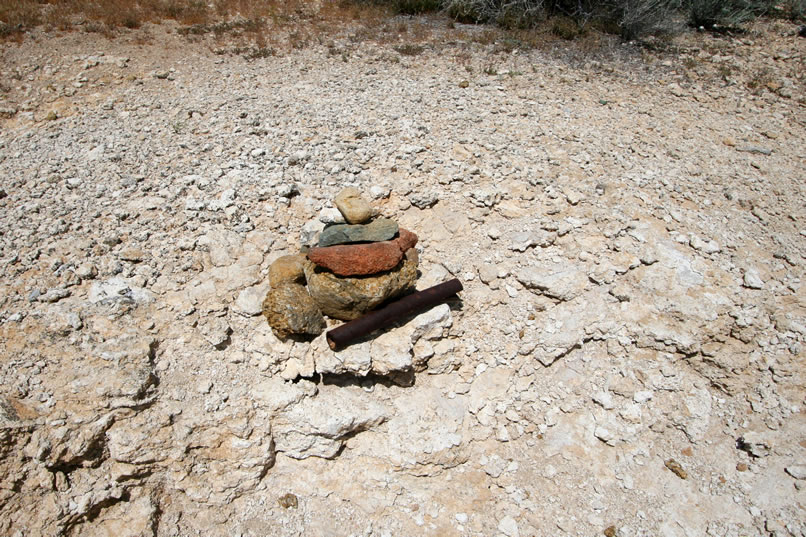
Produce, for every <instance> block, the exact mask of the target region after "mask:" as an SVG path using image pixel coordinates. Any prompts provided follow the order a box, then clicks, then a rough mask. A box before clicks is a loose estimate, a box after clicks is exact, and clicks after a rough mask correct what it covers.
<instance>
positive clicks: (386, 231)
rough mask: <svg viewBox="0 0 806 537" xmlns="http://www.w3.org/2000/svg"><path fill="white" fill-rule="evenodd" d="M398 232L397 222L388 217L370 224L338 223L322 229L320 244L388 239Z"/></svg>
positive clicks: (328, 244) (321, 245)
mask: <svg viewBox="0 0 806 537" xmlns="http://www.w3.org/2000/svg"><path fill="white" fill-rule="evenodd" d="M397 232H398V226H397V222H395V221H394V220H390V219H388V218H377V219H375V220H373V221H372V222H370V223H369V224H337V225H335V226H329V227H326V228H325V229H324V231H322V234H321V235H320V237H319V246H320V247H323V246H333V245H336V244H350V243H353V242H380V241H388V240H390V239H393V238H394V236H395V235H397Z"/></svg>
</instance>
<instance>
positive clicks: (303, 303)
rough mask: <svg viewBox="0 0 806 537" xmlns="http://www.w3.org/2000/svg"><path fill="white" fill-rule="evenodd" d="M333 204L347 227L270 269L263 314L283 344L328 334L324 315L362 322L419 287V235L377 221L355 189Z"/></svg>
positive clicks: (329, 231)
mask: <svg viewBox="0 0 806 537" xmlns="http://www.w3.org/2000/svg"><path fill="white" fill-rule="evenodd" d="M333 203H334V205H335V206H336V208H337V209H338V210H339V212H340V213H341V215H342V216H343V217H344V220H345V222H346V223H344V224H333V225H329V226H327V227H326V228H325V229H324V230H323V231H322V232H321V234H320V236H319V240H318V244H317V246H315V247H312V248H310V249H308V250H307V252H304V253H301V254H297V255H289V256H283V257H280V258H278V259H277V260H276V261H275V262H274V263H272V265H271V267H270V268H269V284H270V286H271V289H270V290H269V293H268V295H267V296H266V299H265V300H264V301H263V314H264V315H265V317H266V319H267V320H268V322H269V325H270V326H271V327H272V330H273V331H274V333H275V334H276V335H277V336H278V337H280V338H282V339H285V338H288V337H291V336H293V335H301V336H315V335H318V334H320V333H322V331H323V330H324V329H325V326H326V323H325V319H324V316H323V314H324V315H327V316H328V317H332V318H334V319H341V320H345V321H349V320H353V319H357V318H358V317H361V316H362V315H364V314H365V313H367V312H369V311H371V310H373V309H375V308H377V307H378V306H380V305H381V304H383V303H384V302H386V301H387V300H389V299H391V298H395V297H397V296H400V295H401V294H403V293H405V292H406V291H407V290H410V289H412V288H413V287H414V284H415V282H416V279H417V264H418V259H417V250H415V249H414V246H415V245H416V244H417V235H415V234H414V233H412V232H410V231H407V230H405V229H402V228H400V227H399V226H398V224H397V222H395V221H394V220H391V219H389V218H384V217H380V216H379V217H375V218H373V210H372V207H371V206H370V204H369V203H368V202H367V201H366V200H365V199H364V198H362V197H361V193H360V192H359V191H358V190H357V189H355V188H345V189H344V190H342V191H341V192H340V193H339V194H338V195H337V196H336V197H335V198H334V200H333Z"/></svg>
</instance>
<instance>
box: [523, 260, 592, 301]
mask: <svg viewBox="0 0 806 537" xmlns="http://www.w3.org/2000/svg"><path fill="white" fill-rule="evenodd" d="M515 277H516V278H517V279H518V281H519V282H521V283H522V284H523V285H524V286H526V287H528V288H529V289H537V290H539V291H541V292H542V293H543V294H544V295H546V296H549V297H551V298H556V299H557V300H561V301H566V300H571V299H573V298H575V297H577V296H579V295H581V294H582V292H583V291H584V290H585V288H586V287H587V285H588V276H587V274H585V273H584V272H582V271H581V270H576V269H565V270H562V269H561V270H552V271H548V270H545V269H541V268H538V267H525V268H523V269H521V270H520V271H518V273H517V274H515Z"/></svg>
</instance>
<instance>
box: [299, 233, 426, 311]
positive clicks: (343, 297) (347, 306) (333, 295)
mask: <svg viewBox="0 0 806 537" xmlns="http://www.w3.org/2000/svg"><path fill="white" fill-rule="evenodd" d="M417 262H418V258H417V250H415V249H413V248H411V249H409V250H408V251H406V255H405V259H404V261H403V263H402V264H401V265H399V266H398V267H397V268H395V269H394V270H391V271H389V272H385V273H383V274H378V275H376V276H364V277H359V278H349V277H346V278H345V277H340V276H336V275H335V274H333V273H330V272H325V271H323V270H322V269H321V268H317V267H316V265H314V264H313V263H310V262H309V263H307V264H306V265H305V277H306V279H307V281H308V292H310V294H311V297H312V298H313V300H314V301H315V302H316V304H317V305H318V306H319V308H320V309H321V310H322V313H324V314H325V315H328V316H329V317H334V318H336V319H342V320H345V321H350V320H352V319H357V318H358V317H360V316H361V315H363V314H364V313H366V312H368V311H370V310H372V309H374V308H376V307H377V306H379V305H380V304H381V303H383V302H385V301H386V300H388V299H390V298H393V297H396V296H398V295H400V294H401V293H403V292H404V291H405V290H406V289H410V288H413V287H414V283H415V280H416V279H417Z"/></svg>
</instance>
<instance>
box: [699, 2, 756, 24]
mask: <svg viewBox="0 0 806 537" xmlns="http://www.w3.org/2000/svg"><path fill="white" fill-rule="evenodd" d="M770 7H772V2H771V1H770V0H766V1H765V0H687V2H686V8H687V11H688V21H689V24H691V25H692V26H694V27H696V28H700V27H703V28H708V29H711V28H714V27H715V26H724V27H729V28H735V27H737V26H739V25H740V24H742V23H745V22H748V21H750V20H752V19H754V18H756V17H758V16H759V15H762V14H764V13H765V12H766V11H768V10H769V8H770Z"/></svg>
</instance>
